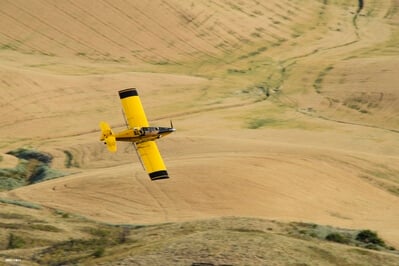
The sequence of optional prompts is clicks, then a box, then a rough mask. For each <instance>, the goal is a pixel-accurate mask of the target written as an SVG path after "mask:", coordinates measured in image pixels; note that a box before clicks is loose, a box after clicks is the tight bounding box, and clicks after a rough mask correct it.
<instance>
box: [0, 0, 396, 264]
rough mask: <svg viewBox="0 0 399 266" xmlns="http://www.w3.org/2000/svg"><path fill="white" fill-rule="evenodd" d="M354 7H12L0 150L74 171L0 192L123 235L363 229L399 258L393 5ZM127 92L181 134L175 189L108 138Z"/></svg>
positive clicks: (4, 57)
mask: <svg viewBox="0 0 399 266" xmlns="http://www.w3.org/2000/svg"><path fill="white" fill-rule="evenodd" d="M356 4H357V3H356V2H354V3H349V2H348V1H343V0H342V1H340V0H336V1H328V2H326V1H324V2H323V1H315V0H306V1H296V0H284V1H274V0H273V1H267V3H261V2H257V1H250V0H245V1H240V2H238V3H235V2H234V3H233V2H229V1H184V2H182V1H175V0H173V1H162V0H157V1H151V2H150V3H147V2H143V1H141V2H140V1H128V2H125V1H108V0H104V1H64V2H59V3H58V2H57V3H53V2H46V1H32V2H28V3H27V2H26V1H5V2H4V3H3V4H2V8H1V13H0V16H1V23H0V33H1V35H0V36H1V39H0V62H1V64H0V69H1V71H0V81H1V84H2V85H1V87H0V92H1V94H2V97H1V99H0V110H1V113H2V115H1V117H0V124H1V128H0V148H1V150H0V152H1V154H4V153H6V152H7V151H9V150H11V149H14V148H19V147H21V146H25V147H34V148H36V149H39V150H43V151H46V152H49V153H51V154H52V155H54V157H55V159H54V162H53V167H54V168H57V169H61V170H64V171H69V172H70V173H71V175H69V176H67V177H63V178H60V179H57V180H52V181H48V182H44V183H40V184H36V185H33V186H28V187H24V188H20V189H17V190H14V191H11V192H2V193H0V197H10V198H16V199H21V200H25V201H31V202H34V203H39V204H41V205H42V206H46V207H49V208H56V209H60V210H63V211H67V212H71V213H76V214H80V215H82V216H85V217H89V218H91V219H95V220H98V221H103V222H112V223H132V224H136V223H162V222H182V221H186V220H193V219H204V218H211V217H222V216H249V217H258V218H266V219H277V220H281V221H306V222H312V223H320V224H326V225H335V226H340V227H346V228H354V229H363V228H368V229H372V230H375V231H377V232H378V233H379V235H381V236H382V238H383V239H385V240H386V241H387V243H388V244H389V245H392V246H395V247H396V248H399V229H398V228H399V227H398V225H399V218H398V217H399V198H398V194H399V179H398V176H399V154H398V152H399V143H398V141H397V139H398V132H399V128H398V123H399V120H398V117H399V116H398V112H399V109H398V106H399V105H398V104H399V91H398V90H397V88H396V84H397V83H398V81H399V80H398V70H397V69H398V59H399V58H398V55H399V50H398V47H399V45H398V36H399V31H398V27H397V25H398V23H399V15H398V3H397V1H389V0H383V1H376V0H372V1H366V5H365V7H364V8H363V9H362V10H361V11H360V13H359V14H357V13H356V11H357V8H358V7H357V6H356ZM39 10H40V14H42V15H40V16H39V15H37V14H39ZM127 87H137V88H138V90H139V93H140V95H141V99H142V102H143V105H144V107H145V109H146V113H147V116H148V118H149V120H150V123H152V124H154V125H168V124H169V120H170V119H172V120H173V122H174V126H175V127H176V128H177V132H176V133H175V134H173V135H171V136H170V137H168V138H166V139H164V140H160V141H159V147H160V150H161V153H162V154H163V156H164V159H165V162H166V165H167V167H168V171H169V172H170V174H171V176H172V178H171V179H170V180H167V181H160V182H151V181H150V180H149V179H148V177H147V176H146V174H145V172H144V171H143V170H142V168H141V166H140V163H139V161H138V159H137V157H136V154H135V152H134V151H133V149H132V148H131V146H129V145H126V144H123V143H122V144H120V145H119V151H118V153H117V154H108V153H107V151H106V149H105V148H104V147H103V145H102V144H101V143H100V142H99V141H98V137H99V133H98V122H99V121H102V120H105V121H108V122H110V124H111V125H112V126H113V128H115V129H120V128H123V127H124V122H123V116H122V114H121V107H120V103H119V99H118V97H117V91H118V90H119V89H123V88H127ZM2 158H3V160H2V161H0V166H1V167H11V166H12V165H14V164H15V163H16V161H15V160H13V159H12V158H9V157H7V156H3V155H2ZM66 160H69V162H68V163H66ZM292 245H296V244H292ZM282 263H283V262H282Z"/></svg>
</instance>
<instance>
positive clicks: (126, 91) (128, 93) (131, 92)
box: [119, 88, 139, 99]
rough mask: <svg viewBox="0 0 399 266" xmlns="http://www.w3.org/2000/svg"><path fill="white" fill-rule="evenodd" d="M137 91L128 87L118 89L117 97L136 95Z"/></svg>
mask: <svg viewBox="0 0 399 266" xmlns="http://www.w3.org/2000/svg"><path fill="white" fill-rule="evenodd" d="M138 95H139V94H138V92H137V90H136V89H135V88H129V89H124V90H120V91H119V98H121V99H124V98H127V97H131V96H138Z"/></svg>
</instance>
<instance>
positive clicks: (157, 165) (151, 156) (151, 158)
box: [100, 89, 175, 180]
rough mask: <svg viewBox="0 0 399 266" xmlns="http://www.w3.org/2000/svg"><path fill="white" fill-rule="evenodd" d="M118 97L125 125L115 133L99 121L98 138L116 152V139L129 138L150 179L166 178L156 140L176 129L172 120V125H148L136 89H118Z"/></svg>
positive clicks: (125, 139) (167, 176)
mask: <svg viewBox="0 0 399 266" xmlns="http://www.w3.org/2000/svg"><path fill="white" fill-rule="evenodd" d="M119 98H120V99H121V102H122V107H123V111H124V113H125V119H126V125H127V127H128V129H126V130H124V131H122V132H119V133H114V132H113V131H112V130H111V127H110V126H109V125H108V124H107V123H105V122H100V128H101V138H100V140H101V141H103V142H104V144H106V145H107V148H108V150H109V151H110V152H116V141H128V142H132V143H133V145H134V147H135V148H136V151H137V154H138V156H139V158H140V160H141V163H142V165H143V167H144V168H145V170H146V171H147V173H148V174H149V176H150V178H151V180H158V179H165V178H169V175H168V172H167V170H166V167H165V164H164V162H163V160H162V157H161V154H160V153H159V150H158V146H157V144H156V143H155V140H156V139H159V138H160V137H163V136H166V135H168V134H170V133H172V132H174V131H175V129H174V128H173V125H172V122H171V125H170V126H171V127H150V126H149V124H148V121H147V117H146V115H145V113H144V109H143V106H142V104H141V101H140V98H139V95H138V93H137V90H136V89H125V90H121V91H119Z"/></svg>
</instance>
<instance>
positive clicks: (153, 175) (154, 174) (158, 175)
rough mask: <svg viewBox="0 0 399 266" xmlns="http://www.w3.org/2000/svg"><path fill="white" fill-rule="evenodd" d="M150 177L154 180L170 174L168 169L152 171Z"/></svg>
mask: <svg viewBox="0 0 399 266" xmlns="http://www.w3.org/2000/svg"><path fill="white" fill-rule="evenodd" d="M150 178H151V180H153V181H154V180H159V179H165V178H169V176H168V172H167V171H165V170H161V171H157V172H152V173H150Z"/></svg>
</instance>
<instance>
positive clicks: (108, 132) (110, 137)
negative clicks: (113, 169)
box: [100, 122, 116, 152]
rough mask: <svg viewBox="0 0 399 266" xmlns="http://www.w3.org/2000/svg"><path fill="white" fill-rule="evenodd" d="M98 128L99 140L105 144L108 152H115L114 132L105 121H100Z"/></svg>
mask: <svg viewBox="0 0 399 266" xmlns="http://www.w3.org/2000/svg"><path fill="white" fill-rule="evenodd" d="M100 128H101V137H100V140H101V141H103V142H104V144H106V145H107V148H108V150H109V151H110V152H116V138H115V135H114V133H113V132H112V129H111V127H110V126H109V125H108V124H107V123H105V122H100Z"/></svg>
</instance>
